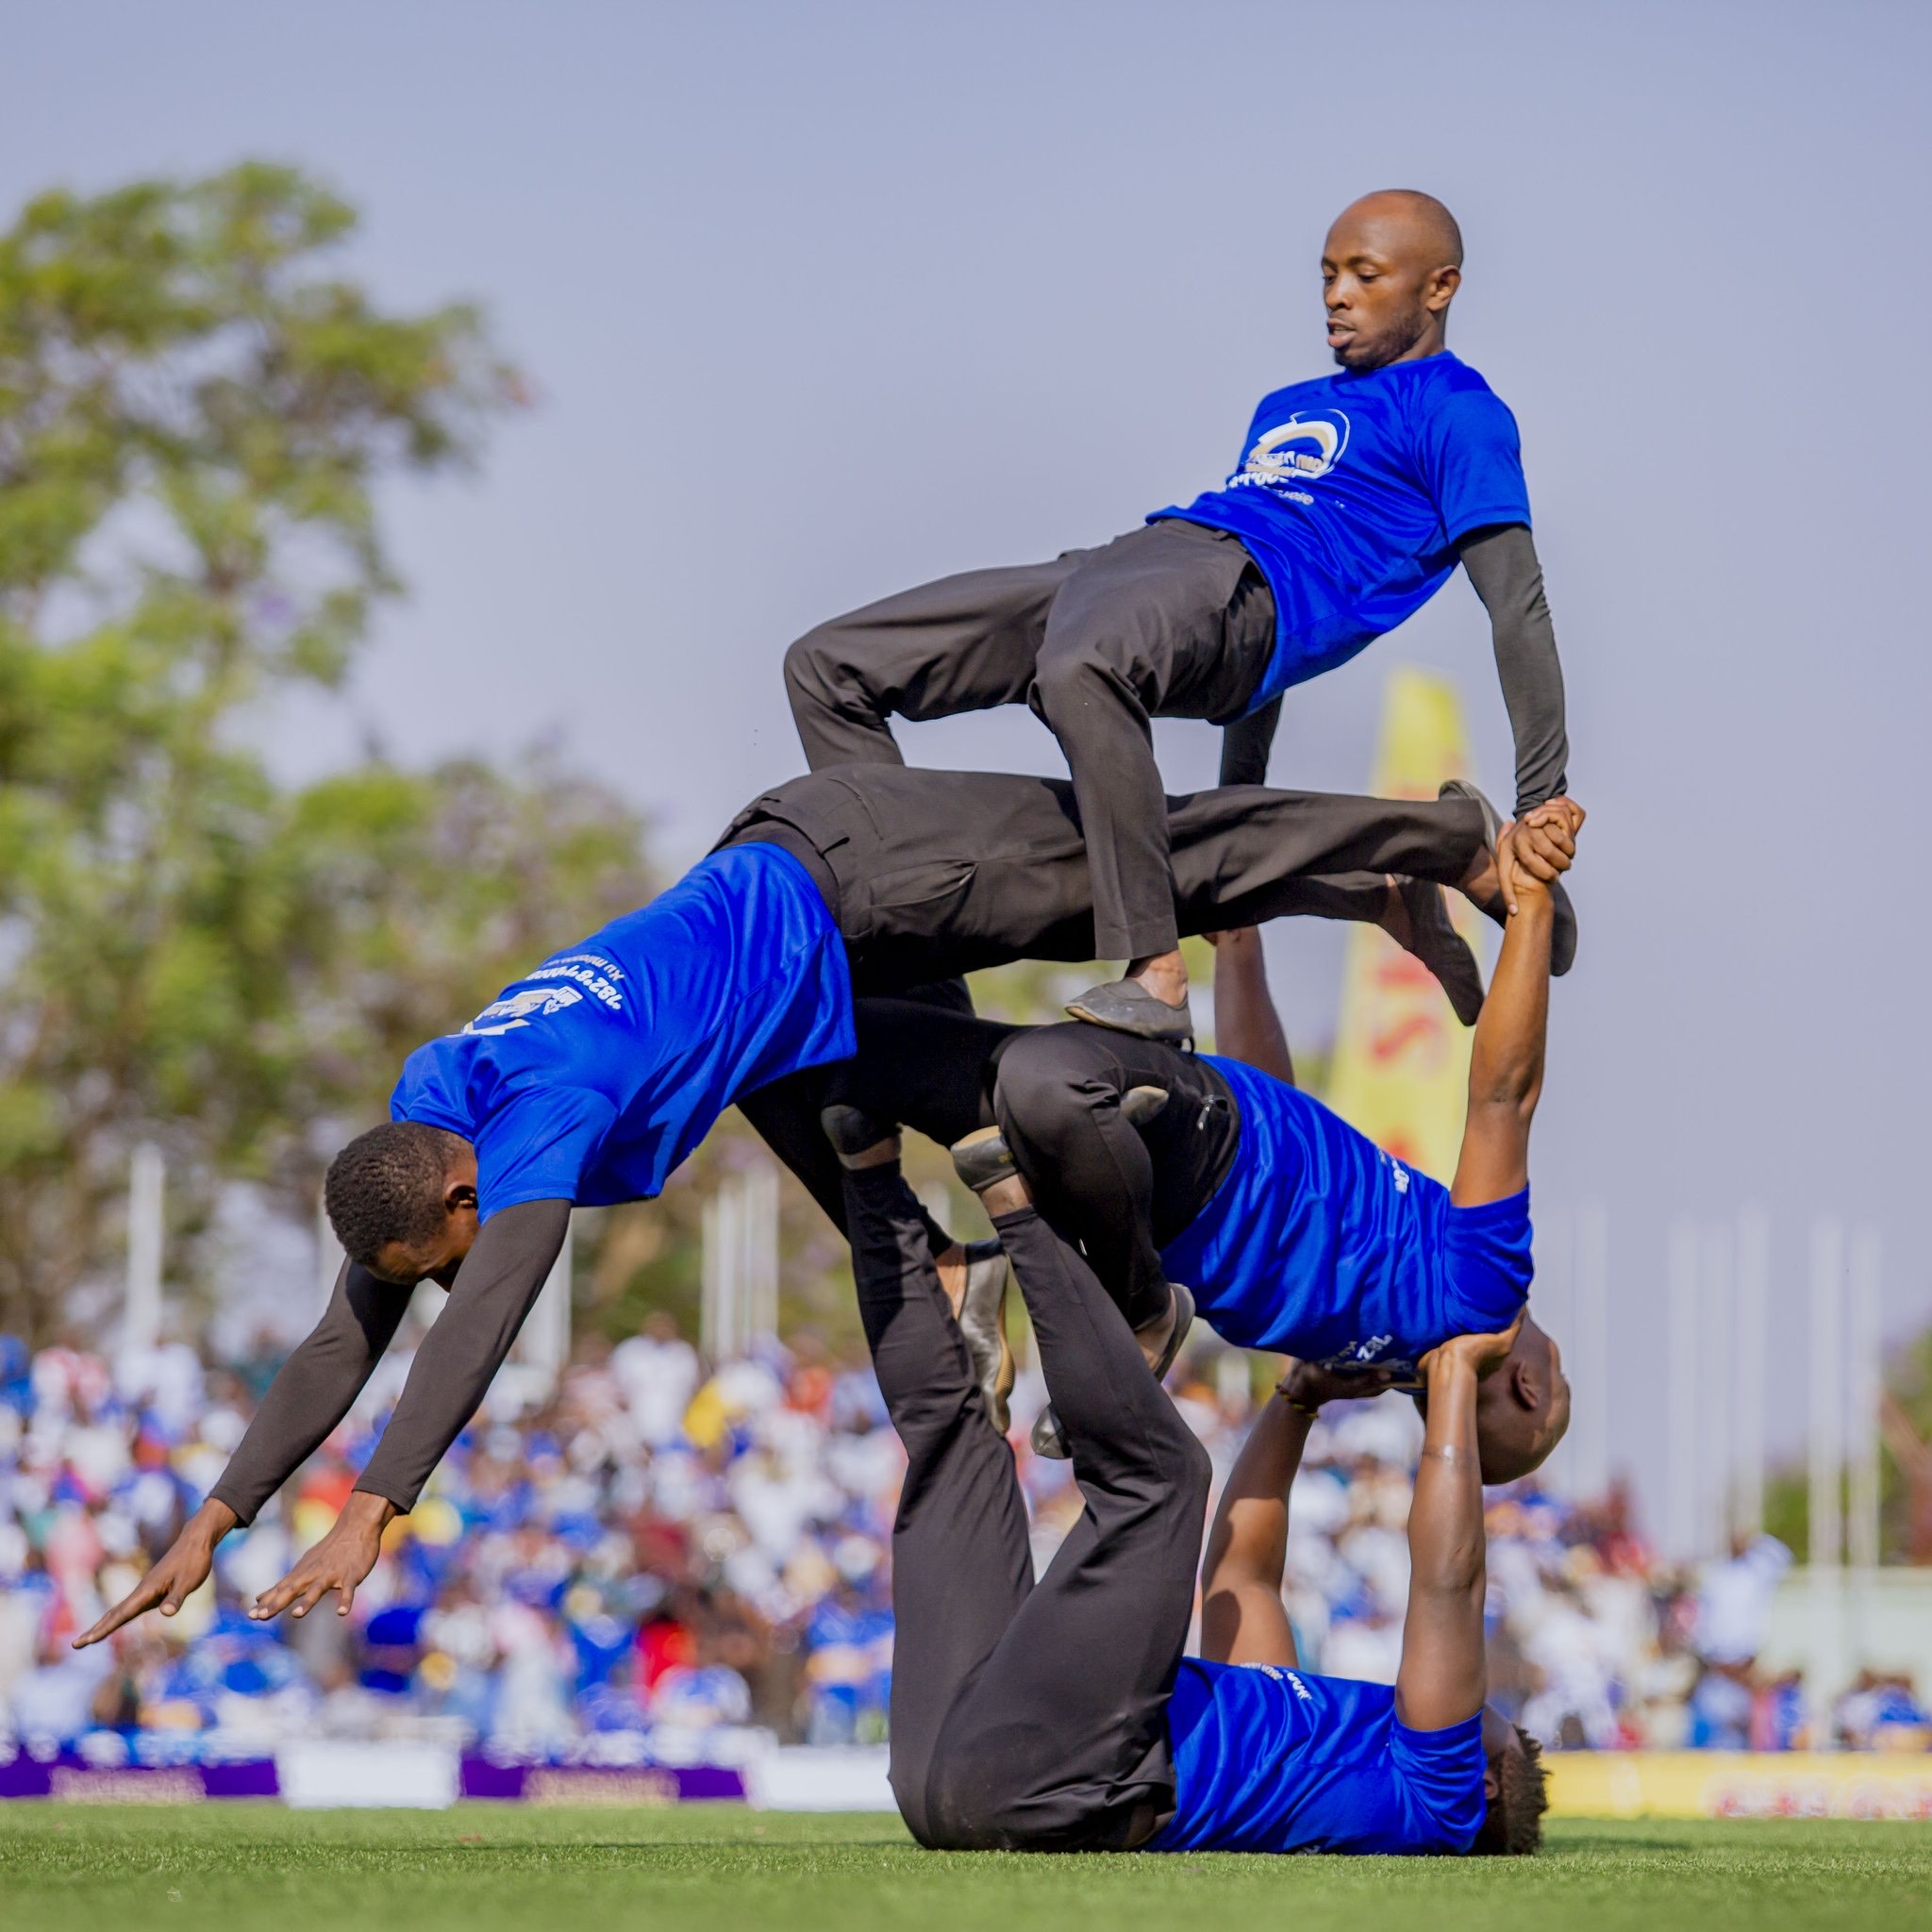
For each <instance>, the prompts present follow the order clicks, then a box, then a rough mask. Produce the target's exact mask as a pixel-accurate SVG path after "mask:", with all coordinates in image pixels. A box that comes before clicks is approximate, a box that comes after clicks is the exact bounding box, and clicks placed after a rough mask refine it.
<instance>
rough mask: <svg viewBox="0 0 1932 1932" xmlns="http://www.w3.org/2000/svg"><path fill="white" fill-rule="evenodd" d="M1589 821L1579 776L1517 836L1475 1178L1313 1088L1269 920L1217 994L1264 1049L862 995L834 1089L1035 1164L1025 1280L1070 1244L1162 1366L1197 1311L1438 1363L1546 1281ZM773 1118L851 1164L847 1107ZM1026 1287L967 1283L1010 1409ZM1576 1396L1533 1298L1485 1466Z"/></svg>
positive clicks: (826, 1168)
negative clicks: (1538, 1148) (1571, 897)
mask: <svg viewBox="0 0 1932 1932" xmlns="http://www.w3.org/2000/svg"><path fill="white" fill-rule="evenodd" d="M1582 819H1583V813H1582V809H1581V808H1580V807H1578V806H1577V805H1576V804H1575V803H1574V801H1573V800H1570V799H1553V800H1551V801H1550V802H1549V803H1548V804H1546V805H1541V806H1539V807H1537V808H1536V809H1535V810H1533V811H1532V812H1530V813H1529V814H1528V815H1527V816H1526V817H1525V818H1524V820H1522V821H1521V822H1519V823H1518V824H1515V825H1512V826H1510V827H1509V828H1508V829H1507V830H1506V831H1505V832H1504V833H1503V834H1502V835H1501V849H1502V853H1503V863H1504V865H1505V867H1506V869H1507V870H1508V871H1509V872H1510V874H1512V876H1513V879H1514V891H1513V896H1514V899H1515V902H1516V906H1515V909H1514V910H1513V911H1512V912H1511V914H1510V916H1509V921H1508V925H1507V930H1506V931H1505V933H1504V937H1503V949H1502V953H1501V955H1500V957H1499V958H1498V959H1497V962H1496V970H1495V973H1494V974H1493V976H1492V978H1491V985H1490V991H1489V997H1488V999H1487V1000H1486V1001H1485V1003H1484V1006H1483V1010H1482V1017H1481V1018H1480V1020H1478V1022H1477V1023H1476V1029H1475V1040H1474V1045H1473V1050H1472V1053H1471V1056H1470V1074H1469V1107H1468V1113H1467V1117H1466V1121H1465V1124H1464V1128H1463V1137H1462V1148H1461V1154H1460V1158H1459V1159H1458V1160H1457V1168H1456V1174H1455V1178H1454V1182H1453V1184H1452V1185H1451V1186H1448V1187H1444V1186H1443V1185H1442V1184H1441V1182H1440V1181H1436V1180H1432V1179H1430V1178H1429V1176H1428V1175H1426V1174H1420V1173H1417V1172H1416V1171H1414V1170H1413V1169H1411V1168H1409V1167H1407V1166H1406V1165H1405V1164H1404V1163H1403V1162H1401V1161H1399V1160H1395V1159H1393V1158H1391V1157H1390V1156H1389V1155H1387V1154H1385V1153H1384V1152H1382V1150H1381V1149H1380V1148H1378V1147H1376V1146H1375V1145H1374V1142H1372V1141H1369V1140H1367V1139H1365V1138H1364V1137H1363V1136H1362V1135H1361V1134H1359V1133H1357V1131H1356V1130H1355V1129H1354V1128H1353V1127H1351V1126H1350V1125H1349V1124H1347V1122H1345V1121H1342V1120H1341V1119H1338V1118H1337V1116H1336V1115H1334V1114H1333V1113H1331V1112H1329V1110H1328V1109H1327V1108H1324V1107H1323V1106H1322V1104H1321V1103H1320V1102H1319V1101H1317V1100H1314V1099H1312V1098H1310V1097H1309V1096H1308V1095H1307V1094H1306V1093H1303V1092H1301V1091H1297V1089H1296V1088H1295V1087H1294V1085H1293V1068H1292V1065H1291V1063H1290V1061H1289V1058H1288V1054H1287V1048H1286V1042H1285V1041H1283V1040H1282V1039H1281V1035H1280V1024H1279V1022H1278V1020H1277V1019H1276V1017H1275V1014H1274V1005H1273V1002H1272V1001H1271V1000H1270V998H1269V995H1268V991H1267V982H1266V979H1265V977H1264V976H1263V975H1262V974H1261V972H1260V970H1259V967H1260V962H1259V958H1258V948H1257V947H1255V946H1254V945H1253V944H1252V935H1250V936H1248V943H1246V945H1245V946H1244V945H1243V942H1242V941H1241V940H1240V939H1238V938H1236V937H1234V936H1230V937H1229V939H1228V940H1227V941H1225V943H1226V944H1227V947H1228V950H1229V952H1230V953H1231V954H1232V956H1233V957H1231V958H1225V959H1223V960H1220V961H1218V962H1217V965H1216V986H1215V1009H1216V1018H1217V1021H1218V1022H1219V1023H1220V1024H1222V1026H1223V1029H1224V1033H1225V1035H1226V1040H1225V1043H1226V1044H1227V1045H1228V1046H1229V1047H1230V1048H1232V1049H1234V1051H1235V1053H1237V1054H1239V1055H1241V1058H1234V1057H1232V1056H1209V1055H1205V1054H1204V1055H1194V1054H1186V1053H1182V1052H1180V1051H1179V1050H1178V1049H1177V1048H1175V1047H1172V1046H1168V1045H1164V1044H1162V1043H1161V1042H1159V1041H1143V1040H1136V1039H1130V1038H1128V1037H1126V1036H1124V1035H1123V1034H1120V1033H1117V1032H1103V1031H1101V1030H1100V1029H1099V1028H1097V1027H1093V1026H1082V1025H1077V1024H1072V1023H1068V1024H1060V1025H1057V1026H1031V1027H1028V1026H1007V1025H1002V1024H998V1023H996V1022H992V1021H987V1020H977V1019H974V1018H971V1017H970V1016H966V1015H961V1014H956V1013H948V1012H941V1011H936V1010H934V1009H933V1008H930V1007H926V1006H921V1005H914V1004H912V1003H909V1002H907V1001H904V1000H861V1001H860V1002H859V1003H858V1011H857V1033H858V1052H857V1054H856V1055H855V1056H854V1057H853V1058H852V1059H850V1060H848V1061H844V1062H841V1064H840V1065H839V1066H837V1067H834V1068H832V1069H830V1070H829V1071H828V1073H827V1074H825V1075H824V1077H823V1082H822V1084H823V1085H824V1088H825V1096H824V1097H825V1098H828V1099H830V1100H832V1101H834V1102H836V1103H838V1104H840V1105H841V1106H842V1107H843V1108H846V1109H847V1110H848V1111H849V1112H850V1113H851V1114H852V1116H853V1117H854V1118H855V1119H864V1120H869V1121H871V1122H872V1123H874V1130H873V1138H874V1139H876V1138H878V1137H879V1136H881V1135H883V1133H884V1132H885V1130H886V1128H887V1127H888V1126H891V1127H898V1126H912V1127H916V1128H917V1129H918V1130H919V1131H920V1132H922V1133H924V1134H927V1135H929V1136H930V1137H931V1138H933V1139H935V1140H938V1141H955V1143H956V1144H955V1145H954V1150H953V1152H954V1161H955V1165H956V1166H957V1168H958V1174H959V1177H960V1178H961V1179H962V1180H963V1181H964V1182H965V1183H966V1184H967V1185H968V1186H969V1187H972V1188H974V1189H986V1188H1006V1187H1008V1186H1016V1187H1024V1190H1025V1191H1026V1192H1027V1194H1028V1197H1029V1198H1030V1199H1033V1200H1036V1201H1037V1202H1038V1204H1039V1206H1040V1208H1041V1214H1042V1215H1043V1216H1044V1221H1043V1222H1042V1223H1041V1231H1039V1232H1038V1233H1037V1234H1036V1236H1035V1238H1034V1240H1033V1241H1032V1242H1031V1244H1030V1245H1029V1246H1026V1247H1024V1248H1023V1247H1016V1246H1014V1245H1013V1244H1012V1243H1010V1242H1008V1243H1006V1247H1007V1254H1008V1258H1009V1259H1010V1260H1011V1262H1012V1266H1013V1272H1014V1274H1015V1276H1016V1277H1017V1278H1018V1280H1019V1282H1020V1286H1021V1290H1022V1291H1023V1293H1024V1292H1026V1291H1027V1279H1026V1276H1027V1271H1028V1269H1029V1268H1030V1267H1032V1266H1034V1265H1036V1261H1035V1257H1036V1255H1037V1253H1038V1251H1039V1250H1040V1249H1041V1246H1042V1245H1043V1244H1045V1243H1048V1242H1050V1241H1060V1242H1064V1243H1066V1244H1068V1245H1069V1246H1070V1248H1071V1249H1072V1250H1074V1251H1076V1252H1077V1253H1078V1254H1079V1255H1080V1256H1081V1257H1082V1259H1083V1260H1084V1261H1085V1263H1086V1265H1087V1266H1088V1268H1089V1269H1090V1270H1091V1273H1092V1274H1093V1275H1094V1276H1095V1278H1096V1279H1097V1280H1098V1281H1099V1282H1100V1283H1101V1285H1102V1287H1103V1288H1104V1289H1105V1290H1106V1291H1107V1292H1108V1294H1109V1295H1110V1296H1111V1297H1112V1299H1113V1302H1114V1305H1115V1307H1117V1308H1119V1310H1120V1311H1121V1313H1122V1314H1123V1316H1124V1318H1125V1320H1126V1322H1127V1324H1128V1326H1129V1328H1130V1329H1131V1330H1132V1331H1133V1333H1134V1335H1135V1337H1136V1339H1137V1340H1138V1341H1139V1342H1140V1344H1141V1351H1142V1353H1143V1354H1144V1355H1145V1357H1146V1358H1147V1360H1148V1362H1149V1363H1150V1364H1151V1365H1152V1366H1153V1368H1154V1370H1155V1373H1156V1374H1165V1372H1166V1370H1167V1367H1168V1365H1169V1364H1170V1363H1171V1362H1172V1361H1173V1360H1174V1357H1175V1355H1176V1354H1177V1353H1178V1352H1179V1349H1180V1346H1181V1343H1182V1341H1184V1340H1185V1338H1186V1334H1187V1330H1188V1325H1189V1324H1190V1323H1191V1321H1192V1320H1193V1318H1194V1316H1195V1315H1196V1314H1197V1313H1198V1314H1199V1315H1200V1316H1202V1317H1203V1318H1204V1319H1205V1320H1207V1321H1208V1323H1209V1324H1212V1326H1213V1327H1214V1329H1215V1331H1216V1333H1217V1334H1219V1335H1220V1336H1221V1338H1222V1340H1223V1341H1230V1342H1233V1343H1235V1344H1236V1345H1238V1346H1240V1347H1244V1348H1265V1349H1273V1350H1278V1351H1280V1352H1281V1353H1283V1354H1287V1355H1292V1356H1297V1357H1302V1358H1304V1359H1307V1360H1310V1361H1312V1362H1314V1363H1316V1364H1317V1365H1319V1366H1324V1367H1331V1368H1335V1369H1337V1370H1348V1369H1353V1370H1355V1371H1357V1372H1363V1371H1367V1370H1371V1369H1374V1370H1387V1371H1389V1372H1390V1373H1391V1374H1392V1375H1394V1376H1395V1377H1396V1378H1397V1379H1399V1380H1402V1381H1405V1382H1409V1383H1413V1382H1414V1380H1415V1378H1416V1375H1417V1373H1418V1371H1417V1366H1416V1365H1417V1363H1418V1362H1419V1361H1420V1360H1421V1358H1422V1357H1424V1356H1425V1355H1426V1354H1427V1353H1428V1352H1429V1351H1430V1350H1432V1349H1434V1348H1436V1347H1437V1346H1439V1345H1440V1344H1441V1342H1443V1341H1446V1340H1447V1339H1448V1338H1449V1337H1451V1336H1453V1335H1457V1334H1464V1333H1470V1334H1487V1333H1490V1332H1491V1331H1495V1330H1499V1329H1504V1328H1507V1327H1509V1325H1510V1324H1511V1323H1512V1322H1514V1321H1515V1319H1516V1317H1517V1315H1518V1314H1519V1313H1520V1312H1521V1311H1522V1309H1523V1307H1524V1301H1525V1298H1526V1296H1527V1294H1528V1291H1529V1285H1530V1276H1531V1263H1530V1219H1529V1132H1530V1123H1531V1120H1532V1118H1533V1116H1534V1114H1535V1112H1536V1107H1537V1102H1538V1099H1539V1097H1540V1095H1541V1089H1542V1078H1543V1056H1544V1043H1545V1038H1546V1034H1547V1030H1548V1011H1549V960H1550V936H1551V932H1552V930H1553V927H1554V924H1555V908H1554V891H1553V889H1554V887H1555V884H1556V882H1557V878H1558V876H1559V875H1560V874H1562V872H1564V871H1565V870H1567V868H1568V867H1569V865H1570V863H1571V860H1572V858H1573V857H1574V849H1575V836H1576V833H1577V831H1578V829H1579V828H1580V826H1581V824H1582ZM1519 845H1520V846H1522V847H1523V850H1522V852H1521V854H1519V853H1518V850H1517V848H1518V847H1519ZM1243 954H1245V957H1243ZM811 1084H812V1082H811V1081H810V1080H808V1079H801V1080H799V1081H792V1082H787V1083H781V1085H780V1087H779V1088H778V1089H775V1090H774V1098H775V1097H776V1096H777V1095H779V1094H787V1095H789V1096H790V1104H791V1106H792V1108H794V1109H795V1108H797V1107H798V1106H799V1097H798V1096H797V1095H796V1094H793V1093H792V1092H791V1090H795V1089H801V1088H805V1087H808V1086H810V1085H811ZM989 1122H991V1123H993V1124H987V1123H989ZM767 1138H768V1139H770V1140H771V1141H772V1142H773V1144H774V1146H776V1147H777V1148H778V1149H779V1151H780V1152H781V1154H783V1155H785V1157H786V1158H788V1159H789V1160H791V1162H792V1164H793V1166H794V1169H795V1171H796V1172H797V1173H798V1174H799V1177H800V1178H801V1179H802V1180H804V1181H805V1183H806V1185H807V1186H808V1188H810V1190H811V1191H812V1192H813V1194H814V1195H815V1196H816V1197H817V1198H819V1199H820V1200H821V1201H822V1202H823V1201H824V1200H825V1198H826V1194H827V1192H828V1188H827V1179H828V1176H836V1175H837V1174H838V1173H839V1169H838V1164H837V1157H836V1155H835V1152H834V1148H833V1145H832V1143H831V1142H830V1141H828V1140H827V1139H826V1138H825V1136H824V1133H823V1131H822V1132H821V1134H820V1135H819V1137H818V1140H817V1155H816V1158H813V1156H812V1155H811V1153H810V1150H809V1149H805V1148H802V1145H801V1143H802V1141H803V1137H802V1136H800V1135H798V1134H796V1133H795V1132H792V1133H778V1132H774V1131H768V1134H767ZM991 1272H992V1271H991V1270H989V1273H991ZM1171 1284H1172V1285H1171ZM1003 1286H1004V1284H1003V1282H1002V1281H1001V1280H1000V1279H999V1278H998V1277H997V1275H996V1274H995V1275H994V1278H993V1279H992V1280H991V1282H989V1283H987V1284H985V1285H984V1286H980V1285H977V1284H974V1287H973V1291H971V1292H965V1293H962V1294H961V1295H960V1296H959V1297H958V1321H959V1324H960V1327H961V1330H962V1332H963V1333H964V1335H965V1336H966V1339H967V1341H968V1343H969V1345H970V1346H971V1348H972V1349H973V1352H974V1364H975V1368H976V1371H977V1373H978V1374H979V1375H980V1378H981V1382H982V1386H983V1392H984V1396H985V1400H986V1406H987V1409H988V1413H989V1414H990V1415H991V1416H992V1418H993V1420H994V1422H995V1424H996V1425H998V1426H999V1427H1000V1428H1001V1429H1002V1430H1004V1428H1005V1425H1006V1413H1005V1397H1006V1393H1007V1391H1008V1389H1009V1388H1010V1386H1011V1383H1012V1359H1011V1356H1010V1353H1009V1352H1008V1349H1007V1348H1006V1345H1005V1342H1004V1340H1003V1336H1002V1333H1001V1329H1000V1324H999V1318H1000V1308H1001V1304H1000V1292H1001V1290H1002V1288H1003ZM1569 1420H1570V1386H1569V1383H1568V1381H1567V1380H1566V1379H1565V1377H1564V1374H1563V1370H1562V1361H1561V1357H1560V1354H1559V1352H1558V1350H1557V1344H1556V1342H1555V1341H1553V1340H1552V1339H1551V1338H1550V1336H1549V1335H1547V1334H1546V1333H1545V1332H1544V1331H1543V1330H1542V1329H1541V1327H1539V1326H1538V1325H1537V1324H1536V1323H1535V1322H1534V1321H1531V1320H1527V1319H1525V1320H1524V1321H1523V1322H1521V1323H1519V1324H1517V1326H1516V1328H1515V1330H1514V1340H1513V1342H1512V1344H1511V1348H1510V1351H1509V1356H1508V1358H1507V1361H1506V1362H1505V1363H1504V1364H1503V1366H1502V1369H1501V1371H1500V1372H1499V1373H1497V1374H1493V1375H1491V1377H1490V1378H1489V1379H1488V1380H1487V1381H1486V1382H1485V1383H1484V1385H1483V1396H1482V1401H1481V1403H1480V1405H1479V1407H1478V1411H1477V1441H1478V1447H1479V1451H1480V1454H1481V1457H1482V1471H1483V1475H1484V1478H1485V1480H1487V1481H1489V1482H1507V1481H1510V1480H1513V1479H1514V1478H1516V1477H1518V1476H1521V1475H1524V1474H1528V1473H1529V1472H1530V1471H1531V1470H1533V1469H1535V1468H1537V1467H1538V1466H1539V1465H1540V1464H1541V1462H1542V1461H1543V1460H1544V1458H1545V1457H1547V1456H1548V1455H1549V1453H1550V1451H1551V1450H1552V1449H1553V1448H1555V1446H1556V1445H1557V1442H1558V1441H1560V1440H1561V1438H1562V1435H1563V1432H1564V1430H1565V1429H1566V1428H1567V1427H1568V1426H1569ZM1033 1446H1034V1448H1035V1450H1036V1451H1037V1452H1038V1453H1039V1454H1041V1455H1044V1456H1064V1455H1065V1454H1066V1453H1067V1451H1066V1445H1065V1441H1064V1440H1063V1435H1062V1431H1061V1428H1060V1426H1059V1422H1058V1418H1057V1415H1056V1411H1055V1409H1054V1407H1052V1406H1049V1407H1047V1408H1045V1409H1044V1410H1042V1412H1041V1415H1040V1417H1039V1419H1038V1420H1037V1421H1036V1423H1035V1424H1034V1429H1033Z"/></svg>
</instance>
